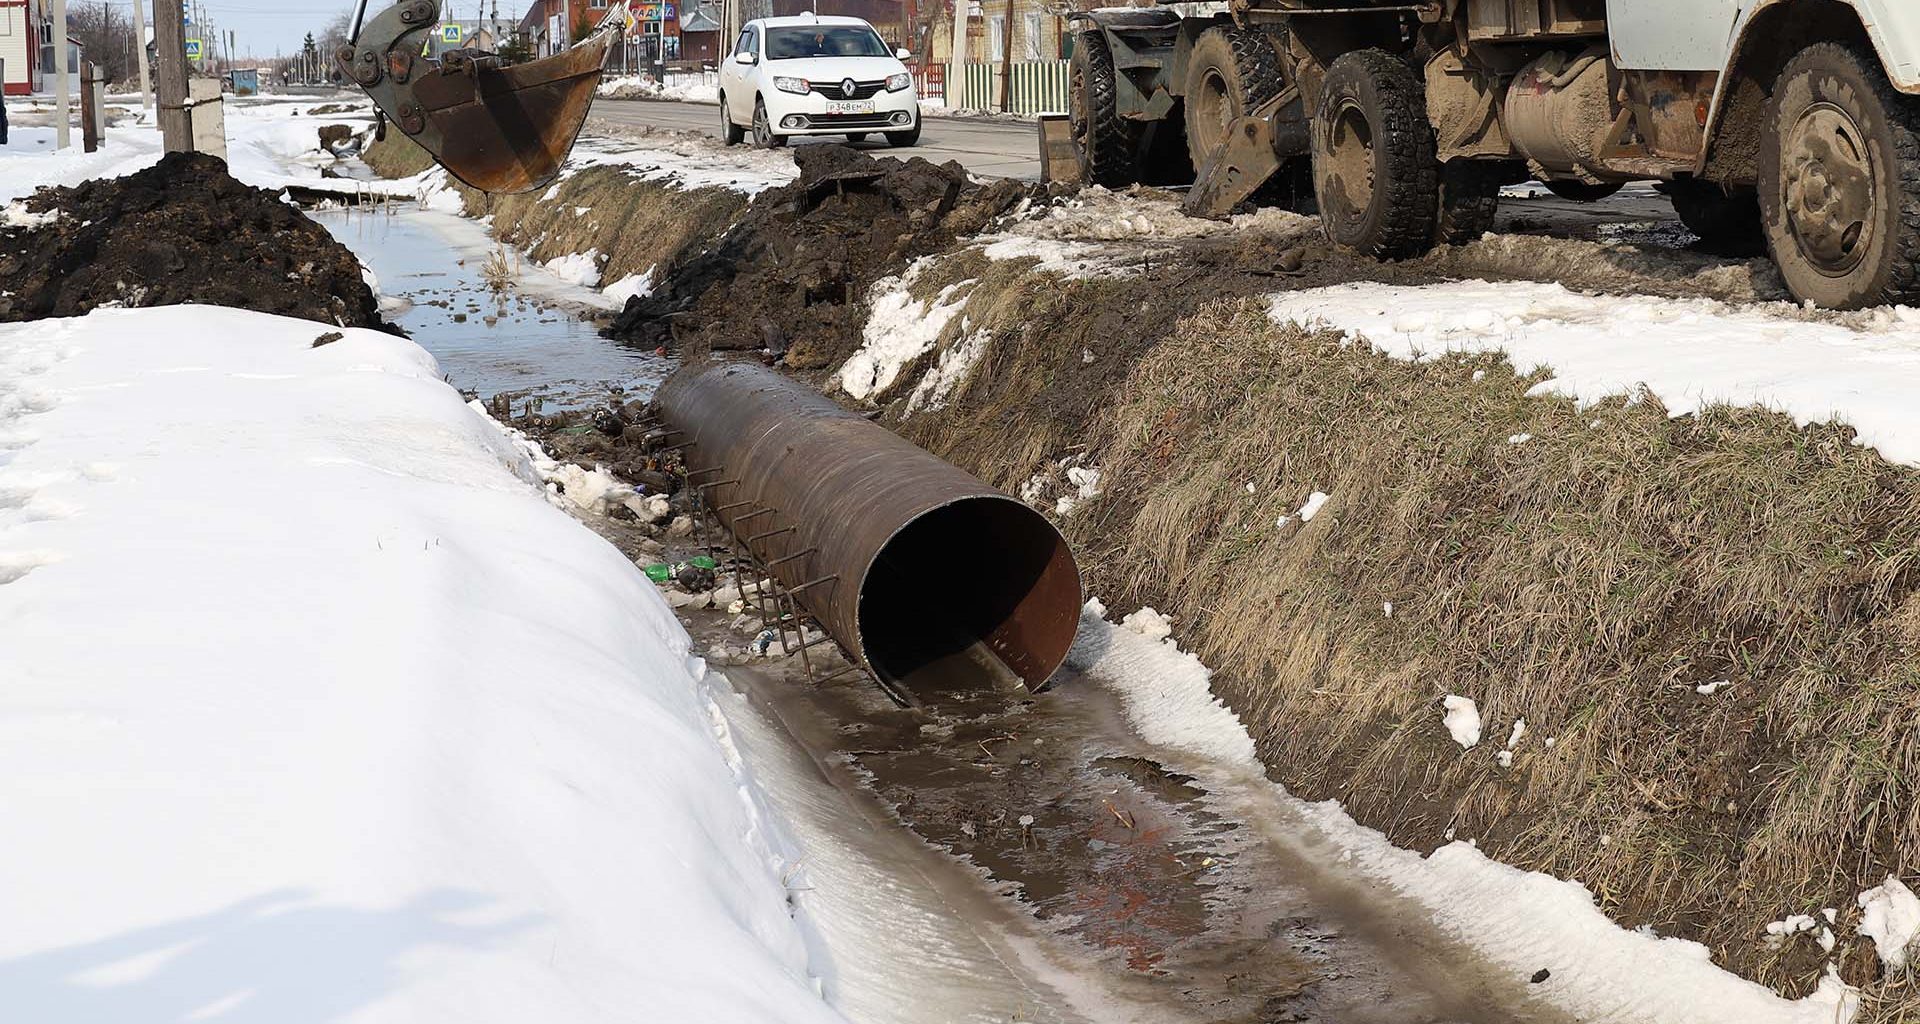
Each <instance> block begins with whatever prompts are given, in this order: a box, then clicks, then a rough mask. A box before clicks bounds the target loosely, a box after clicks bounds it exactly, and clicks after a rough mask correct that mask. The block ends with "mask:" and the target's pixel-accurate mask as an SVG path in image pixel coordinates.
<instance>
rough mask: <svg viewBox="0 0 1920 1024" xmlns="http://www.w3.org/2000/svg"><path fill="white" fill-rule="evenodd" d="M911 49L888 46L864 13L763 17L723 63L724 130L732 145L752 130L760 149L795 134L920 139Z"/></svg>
mask: <svg viewBox="0 0 1920 1024" xmlns="http://www.w3.org/2000/svg"><path fill="white" fill-rule="evenodd" d="M907 56H908V54H907V51H905V50H888V49H887V44H886V43H884V42H882V41H881V40H880V33H878V32H875V31H874V30H873V26H872V25H870V24H868V23H867V22H865V21H862V20H861V19H859V18H830V17H818V16H815V15H812V14H802V15H798V16H796V17H791V18H757V19H755V20H753V21H749V22H747V25H746V27H745V28H744V29H742V30H741V31H740V39H739V41H738V42H737V43H735V44H734V48H733V53H732V54H731V55H730V56H728V57H727V59H726V60H723V61H721V62H720V129H721V137H722V138H724V139H725V140H726V141H727V144H728V145H733V144H734V143H737V142H739V141H740V140H741V139H742V138H744V137H745V136H746V133H747V132H749V131H751V132H752V133H753V143H754V145H756V146H760V147H762V148H770V147H773V146H784V145H786V142H787V139H788V138H789V137H790V136H794V135H845V136H846V137H847V139H848V140H849V141H852V142H859V141H860V140H862V139H864V138H866V137H867V136H868V135H870V134H872V133H874V132H880V133H882V134H884V135H885V136H886V137H887V141H888V142H890V143H892V144H893V145H896V146H911V145H913V144H914V143H916V142H918V141H920V103H919V100H918V99H917V98H916V97H915V95H914V89H913V75H912V74H911V73H909V72H908V71H907V66H906V65H905V64H903V63H901V62H902V61H903V60H905V59H906V58H907Z"/></svg>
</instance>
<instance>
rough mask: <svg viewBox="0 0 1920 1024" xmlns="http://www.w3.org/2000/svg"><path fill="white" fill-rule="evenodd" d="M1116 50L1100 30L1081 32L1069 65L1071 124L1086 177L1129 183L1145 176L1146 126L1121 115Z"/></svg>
mask: <svg viewBox="0 0 1920 1024" xmlns="http://www.w3.org/2000/svg"><path fill="white" fill-rule="evenodd" d="M1114 76H1115V72H1114V70H1113V52H1112V51H1111V50H1109V49H1107V41H1106V40H1105V39H1103V38H1101V36H1100V33H1098V32H1084V33H1081V35H1080V39H1079V45H1078V46H1075V47H1074V48H1073V60H1072V61H1071V62H1070V63H1069V64H1068V65H1067V124H1068V129H1069V134H1070V135H1071V137H1072V140H1073V155H1074V157H1075V158H1076V159H1077V160H1078V161H1079V163H1080V178H1081V180H1082V181H1085V182H1086V183H1087V184H1089V185H1104V186H1106V187H1108V188H1125V187H1127V186H1128V185H1132V184H1134V183H1136V182H1137V181H1139V180H1140V169H1139V167H1138V166H1137V165H1136V159H1137V157H1138V155H1139V152H1140V142H1141V128H1140V125H1138V124H1136V123H1135V122H1132V121H1129V120H1127V119H1125V118H1123V117H1121V116H1120V111H1119V108H1118V107H1117V106H1116V104H1115V92H1116V89H1117V80H1116V79H1115V77H1114Z"/></svg>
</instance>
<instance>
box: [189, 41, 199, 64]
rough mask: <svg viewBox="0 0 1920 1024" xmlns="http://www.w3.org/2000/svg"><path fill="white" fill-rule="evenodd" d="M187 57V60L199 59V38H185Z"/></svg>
mask: <svg viewBox="0 0 1920 1024" xmlns="http://www.w3.org/2000/svg"><path fill="white" fill-rule="evenodd" d="M187 59H188V60H199V59H200V40H198V39H189V40H187Z"/></svg>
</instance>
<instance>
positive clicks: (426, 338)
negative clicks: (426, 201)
mask: <svg viewBox="0 0 1920 1024" xmlns="http://www.w3.org/2000/svg"><path fill="white" fill-rule="evenodd" d="M309 215H310V216H312V217H313V219H315V220H317V221H319V222H320V223H321V224H322V225H324V226H325V227H326V229H327V230H328V231H329V232H331V233H332V234H333V236H334V237H335V238H337V239H339V240H340V241H341V243H342V244H344V245H346V246H347V247H348V248H350V249H352V250H353V252H354V254H355V255H357V256H359V257H360V262H361V263H362V264H364V265H365V266H366V267H367V268H368V269H369V270H371V271H373V273H374V275H375V276H376V277H378V278H379V289H380V292H381V294H382V296H383V299H385V300H388V301H390V302H391V301H392V300H399V305H400V308H399V309H398V310H397V311H389V312H387V313H386V315H387V317H388V319H390V320H392V321H393V322H395V323H397V324H399V325H400V326H401V327H402V328H405V329H406V331H407V333H408V334H409V335H411V336H412V338H413V340H414V341H415V342H416V343H418V344H419V345H420V346H421V347H422V348H425V349H426V350H427V351H428V352H431V353H433V356H434V358H435V359H437V360H439V362H440V369H441V370H442V372H444V373H445V374H446V375H447V377H448V378H449V379H450V380H451V381H452V383H453V384H454V386H455V387H458V388H460V389H461V390H462V391H467V392H471V393H474V394H477V395H478V396H480V397H481V398H483V399H485V398H491V397H493V396H494V395H496V394H499V393H502V392H506V393H509V394H511V395H513V396H515V401H514V408H515V410H516V411H517V410H519V409H521V408H523V407H524V406H525V405H527V404H528V403H532V404H533V406H534V407H535V409H536V411H540V412H552V411H555V410H559V409H577V408H584V407H589V406H597V405H601V404H604V403H605V402H606V401H607V400H608V399H610V398H612V399H619V400H626V399H632V398H646V397H648V396H650V395H652V394H653V390H654V388H656V387H657V386H658V385H659V383H660V381H662V380H664V379H665V378H666V375H667V374H668V373H670V372H672V370H673V368H674V366H675V365H676V364H675V362H674V361H673V360H672V359H669V358H667V357H664V356H656V355H654V354H652V353H650V352H641V351H638V350H635V349H631V348H626V347H624V346H621V345H617V344H615V343H613V342H611V341H608V340H606V339H605V338H602V337H600V335H599V328H598V326H597V324H596V323H595V322H594V320H593V319H592V317H594V316H595V315H597V314H606V313H608V312H609V310H608V308H607V307H608V306H609V305H610V303H608V302H607V300H606V299H605V298H604V297H603V296H601V295H600V294H599V293H598V292H596V291H593V290H590V289H587V288H583V287H580V286H578V285H574V284H570V283H569V282H567V281H564V280H562V279H560V278H559V277H557V276H555V275H554V274H552V273H551V272H549V271H547V270H545V269H544V268H542V267H540V266H538V265H535V264H532V263H528V262H526V261H525V260H524V259H523V258H520V257H516V256H512V255H508V254H506V253H504V252H502V253H501V255H503V256H505V258H506V259H507V261H508V266H509V267H510V268H511V278H510V280H509V281H508V283H507V284H506V287H504V288H502V289H498V290H496V289H494V288H493V287H492V286H491V285H490V284H489V283H488V281H487V277H486V272H485V267H486V265H487V261H488V260H489V258H495V254H496V252H497V251H499V250H498V248H497V247H496V246H494V245H493V244H492V242H491V241H490V239H489V238H488V237H487V234H486V229H485V228H483V227H481V226H480V225H478V224H476V223H474V222H473V221H470V220H467V219H466V218H463V217H459V216H457V215H454V214H451V213H443V212H436V211H430V210H420V209H415V208H412V207H411V206H409V207H408V208H406V209H396V210H395V211H394V212H391V213H363V212H358V211H355V212H349V211H347V210H343V209H333V210H315V211H309Z"/></svg>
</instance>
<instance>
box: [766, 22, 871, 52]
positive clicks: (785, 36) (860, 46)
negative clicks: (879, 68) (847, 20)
mask: <svg viewBox="0 0 1920 1024" xmlns="http://www.w3.org/2000/svg"><path fill="white" fill-rule="evenodd" d="M886 55H887V44H885V43H883V42H881V41H880V37H879V35H877V34H876V33H875V32H874V31H873V29H871V28H868V27H867V26H865V25H799V26H796V27H793V28H770V29H768V30H767V59H768V60H791V59H793V58H795V57H885V56H886Z"/></svg>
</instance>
